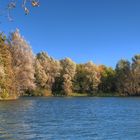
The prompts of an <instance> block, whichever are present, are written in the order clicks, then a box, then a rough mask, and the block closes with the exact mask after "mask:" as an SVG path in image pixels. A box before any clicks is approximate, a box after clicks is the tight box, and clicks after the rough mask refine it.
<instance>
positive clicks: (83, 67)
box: [0, 30, 140, 99]
mask: <svg viewBox="0 0 140 140" xmlns="http://www.w3.org/2000/svg"><path fill="white" fill-rule="evenodd" d="M72 93H80V94H85V93H86V94H87V95H90V96H94V95H96V94H97V93H98V94H100V93H111V94H112V93H114V94H115V93H119V95H120V96H136V95H140V54H139V55H135V56H134V57H133V58H132V62H131V63H130V62H129V61H127V60H123V59H122V60H120V61H119V62H118V63H117V65H116V68H115V69H113V68H111V67H107V66H104V65H98V66H97V65H96V64H94V63H93V62H87V63H85V64H76V63H75V62H73V61H72V60H71V59H70V58H65V59H62V60H60V61H58V60H55V59H54V58H52V57H50V56H48V54H47V53H46V52H41V53H38V54H37V55H34V54H33V53H32V50H31V47H30V45H29V44H28V43H27V42H26V40H25V39H24V38H23V37H22V36H21V35H20V33H19V31H18V30H16V31H15V32H13V33H10V35H9V37H8V38H7V37H6V36H5V35H3V34H2V33H1V34H0V99H7V98H11V99H12V98H16V97H19V96H23V95H27V96H49V95H54V96H70V95H72ZM107 95H108V94H107Z"/></svg>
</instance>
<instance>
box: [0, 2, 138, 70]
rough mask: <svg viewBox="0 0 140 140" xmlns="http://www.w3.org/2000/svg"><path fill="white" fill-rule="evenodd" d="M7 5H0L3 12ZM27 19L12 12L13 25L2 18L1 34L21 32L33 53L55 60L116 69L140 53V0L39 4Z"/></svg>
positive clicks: (19, 11)
mask: <svg viewBox="0 0 140 140" xmlns="http://www.w3.org/2000/svg"><path fill="white" fill-rule="evenodd" d="M6 2H7V1H5V2H4V0H3V1H2V0H1V1H0V8H1V9H2V8H4V5H5V3H6ZM40 3H41V5H40V7H39V8H35V9H34V8H33V9H31V14H30V15H29V16H25V15H24V12H23V11H22V10H21V9H20V8H19V7H20V6H18V8H17V9H16V10H15V11H13V14H12V15H13V17H14V22H11V23H10V22H8V21H7V19H6V18H5V17H0V19H1V20H2V24H0V30H1V31H4V32H5V33H8V32H9V31H13V30H15V29H16V28H19V29H20V31H21V34H22V35H23V36H24V37H25V39H26V40H27V41H29V42H30V44H31V46H32V49H33V52H34V53H38V52H40V51H47V52H48V54H49V55H51V56H52V57H54V58H56V59H61V58H65V57H70V58H71V59H72V60H74V61H75V62H77V63H84V62H87V61H89V60H92V61H93V62H94V63H96V64H105V65H107V66H113V67H114V66H115V65H116V62H117V61H118V60H119V59H121V58H124V59H128V60H131V58H132V57H133V56H134V55H135V54H138V53H140V0H40Z"/></svg>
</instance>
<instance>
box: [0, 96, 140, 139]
mask: <svg viewBox="0 0 140 140" xmlns="http://www.w3.org/2000/svg"><path fill="white" fill-rule="evenodd" d="M138 139H140V98H138V97H137V98H130V97H128V98H118V97H116V98H101V97H100V98H95V97H77V98H62V97H60V98H59V97H58V98H57V97H56V98H55V97H51V98H35V97H34V98H32V97H31V98H30V97H29V98H21V99H19V100H16V101H4V102H0V140H138Z"/></svg>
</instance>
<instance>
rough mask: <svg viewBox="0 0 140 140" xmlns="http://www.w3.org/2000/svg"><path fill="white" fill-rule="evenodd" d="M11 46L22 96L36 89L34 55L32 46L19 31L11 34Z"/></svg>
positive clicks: (18, 87) (18, 86)
mask: <svg viewBox="0 0 140 140" xmlns="http://www.w3.org/2000/svg"><path fill="white" fill-rule="evenodd" d="M9 44H10V47H11V53H12V65H13V69H14V73H15V76H16V81H17V89H18V91H19V92H20V94H24V93H25V92H27V91H32V90H33V89H35V84H34V80H35V78H34V73H35V71H34V55H33V53H32V50H31V47H30V45H29V44H28V43H27V42H26V40H25V39H24V38H23V37H22V36H21V35H20V32H19V30H16V31H15V32H13V33H11V35H10V37H9Z"/></svg>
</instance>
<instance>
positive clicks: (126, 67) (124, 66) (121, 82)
mask: <svg viewBox="0 0 140 140" xmlns="http://www.w3.org/2000/svg"><path fill="white" fill-rule="evenodd" d="M131 77H132V75H131V64H130V62H129V61H127V60H123V59H122V60H120V61H119V62H118V63H117V65H116V78H117V79H116V87H117V91H118V92H119V93H120V94H122V95H125V96H126V95H131V94H132V86H131V82H132V81H131Z"/></svg>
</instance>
